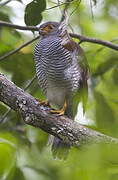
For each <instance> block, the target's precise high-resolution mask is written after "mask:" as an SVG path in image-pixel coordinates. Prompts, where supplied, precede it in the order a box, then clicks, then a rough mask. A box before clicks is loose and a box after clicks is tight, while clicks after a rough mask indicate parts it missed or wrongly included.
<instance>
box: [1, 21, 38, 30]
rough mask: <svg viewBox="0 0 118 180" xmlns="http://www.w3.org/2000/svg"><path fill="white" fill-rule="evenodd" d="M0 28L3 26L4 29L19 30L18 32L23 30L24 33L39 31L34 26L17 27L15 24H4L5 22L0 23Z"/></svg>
mask: <svg viewBox="0 0 118 180" xmlns="http://www.w3.org/2000/svg"><path fill="white" fill-rule="evenodd" d="M0 26H5V27H9V28H14V29H19V30H25V31H38V30H39V28H38V27H36V26H19V25H16V24H11V23H8V22H5V21H0Z"/></svg>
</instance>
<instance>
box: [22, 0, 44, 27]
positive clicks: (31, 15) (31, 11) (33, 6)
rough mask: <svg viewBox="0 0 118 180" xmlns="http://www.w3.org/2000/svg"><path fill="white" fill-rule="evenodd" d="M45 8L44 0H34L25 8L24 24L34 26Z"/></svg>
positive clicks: (40, 18)
mask: <svg viewBox="0 0 118 180" xmlns="http://www.w3.org/2000/svg"><path fill="white" fill-rule="evenodd" d="M45 8H46V1H45V0H34V1H32V2H31V3H29V4H28V5H27V6H26V8H25V17H24V20H25V24H26V25H27V26H36V25H37V24H39V23H40V22H41V20H42V12H43V11H44V10H45Z"/></svg>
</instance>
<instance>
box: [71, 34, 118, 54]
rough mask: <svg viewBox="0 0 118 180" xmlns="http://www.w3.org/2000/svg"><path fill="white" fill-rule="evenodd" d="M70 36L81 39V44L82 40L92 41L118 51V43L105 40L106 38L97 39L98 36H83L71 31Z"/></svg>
mask: <svg viewBox="0 0 118 180" xmlns="http://www.w3.org/2000/svg"><path fill="white" fill-rule="evenodd" d="M70 36H71V37H73V38H76V39H79V40H80V42H79V44H81V43H82V42H91V43H94V44H99V45H103V46H106V47H108V48H111V49H114V50H116V51H118V45H117V44H113V43H111V42H110V41H104V40H101V39H96V38H89V37H86V36H82V35H79V34H73V33H70Z"/></svg>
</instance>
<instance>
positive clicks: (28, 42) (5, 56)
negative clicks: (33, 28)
mask: <svg viewBox="0 0 118 180" xmlns="http://www.w3.org/2000/svg"><path fill="white" fill-rule="evenodd" d="M39 37H40V36H37V37H35V38H33V39H32V40H30V41H27V42H26V43H24V44H22V45H21V46H19V47H18V48H17V49H15V50H12V51H10V52H8V53H7V54H5V55H3V56H1V57H0V61H2V60H4V59H5V58H7V57H9V56H11V55H13V54H15V53H16V52H18V51H20V50H21V49H22V48H24V47H25V46H27V45H29V44H31V43H32V42H34V41H35V40H37V39H39Z"/></svg>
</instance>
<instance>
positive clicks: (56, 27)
mask: <svg viewBox="0 0 118 180" xmlns="http://www.w3.org/2000/svg"><path fill="white" fill-rule="evenodd" d="M39 34H40V35H41V39H40V41H39V42H38V44H37V45H36V46H35V52H34V55H35V64H36V74H37V78H38V83H39V86H40V88H41V89H42V91H43V93H44V95H45V96H46V99H47V101H48V103H49V104H50V105H52V106H53V107H55V109H56V110H51V112H52V113H57V114H59V115H62V114H65V115H66V116H68V117H69V118H71V119H74V116H75V115H76V112H77V106H78V103H79V102H80V101H82V103H83V108H84V109H85V106H86V101H87V79H88V69H89V68H88V63H87V61H86V58H85V55H84V52H83V50H82V48H81V47H80V46H79V44H77V43H76V42H74V41H73V40H72V39H71V37H70V35H69V33H68V31H67V22H66V20H63V21H62V22H60V23H58V22H46V23H44V24H42V25H41V26H40V27H39ZM69 147H70V146H69V145H68V144H65V143H64V142H62V140H61V139H59V138H57V137H55V138H54V141H53V145H52V152H53V156H54V157H58V158H66V156H67V154H68V150H69Z"/></svg>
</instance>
